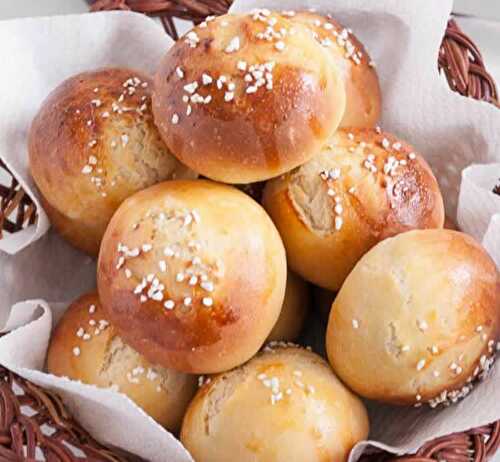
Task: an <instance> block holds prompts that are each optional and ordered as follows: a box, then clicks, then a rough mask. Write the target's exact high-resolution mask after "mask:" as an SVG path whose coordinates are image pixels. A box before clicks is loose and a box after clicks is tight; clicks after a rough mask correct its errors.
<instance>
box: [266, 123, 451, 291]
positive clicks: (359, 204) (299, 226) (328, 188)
mask: <svg viewBox="0 0 500 462" xmlns="http://www.w3.org/2000/svg"><path fill="white" fill-rule="evenodd" d="M263 205H264V207H265V208H266V210H267V211H268V213H269V214H270V215H271V217H272V219H273V221H274V223H275V224H276V226H277V228H278V230H279V232H280V234H281V237H282V238H283V242H284V244H285V247H286V250H287V257H288V264H289V266H290V268H291V269H292V270H293V271H295V272H296V273H297V274H299V275H300V276H302V277H303V278H304V279H306V280H308V281H310V282H312V283H314V284H316V285H318V286H321V287H323V288H325V289H328V290H332V291H337V290H338V289H340V287H341V285H342V283H343V282H344V280H345V278H346V277H347V275H348V274H349V273H350V271H351V270H352V269H353V268H354V265H355V264H356V262H357V261H358V260H359V259H360V258H361V257H362V256H363V255H364V254H365V253H366V252H367V251H368V250H370V248H371V247H373V246H374V245H375V244H377V243H378V242H380V241H381V240H383V239H385V238H387V237H390V236H394V235H396V234H398V233H402V232H404V231H408V230H411V229H421V228H440V227H442V226H443V222H444V206H443V199H442V197H441V192H440V190H439V186H438V183H437V181H436V179H435V178H434V175H433V174H432V172H431V170H430V168H429V166H428V165H427V163H426V162H425V160H424V159H423V158H422V157H421V156H420V155H419V154H417V153H416V152H415V151H414V150H413V148H412V147H411V146H410V145H408V144H407V143H405V142H403V141H401V140H399V139H398V138H396V137H395V136H393V135H390V134H388V133H383V132H381V131H380V130H376V129H360V130H343V129H342V130H339V131H338V132H337V134H336V135H335V136H334V137H333V138H332V139H331V140H330V143H328V144H326V145H325V146H324V148H323V149H322V150H321V151H318V153H317V155H316V156H315V157H314V158H313V159H312V160H310V161H309V162H308V163H306V164H304V165H302V166H301V167H299V168H297V169H295V170H293V171H291V172H289V173H287V174H285V175H283V176H281V177H279V178H276V179H273V180H271V181H269V182H268V183H267V185H266V188H265V190H264V198H263Z"/></svg>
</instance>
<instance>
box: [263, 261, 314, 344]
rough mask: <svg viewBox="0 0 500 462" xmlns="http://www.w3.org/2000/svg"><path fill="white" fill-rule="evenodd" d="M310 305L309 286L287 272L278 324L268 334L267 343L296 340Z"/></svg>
mask: <svg viewBox="0 0 500 462" xmlns="http://www.w3.org/2000/svg"><path fill="white" fill-rule="evenodd" d="M310 305H311V292H310V290H309V285H308V284H307V283H306V282H305V281H304V280H303V279H301V278H299V277H298V276H297V275H296V274H294V273H292V272H291V271H288V275H287V278H286V289H285V300H284V301H283V307H282V308H281V313H280V317H279V318H278V322H277V323H276V324H275V325H274V327H273V330H272V331H271V333H270V334H269V337H268V339H267V340H268V341H269V342H271V341H277V340H284V341H293V340H296V339H297V338H298V336H299V335H300V331H301V330H302V327H303V326H304V321H305V319H306V316H307V312H308V311H309V307H310Z"/></svg>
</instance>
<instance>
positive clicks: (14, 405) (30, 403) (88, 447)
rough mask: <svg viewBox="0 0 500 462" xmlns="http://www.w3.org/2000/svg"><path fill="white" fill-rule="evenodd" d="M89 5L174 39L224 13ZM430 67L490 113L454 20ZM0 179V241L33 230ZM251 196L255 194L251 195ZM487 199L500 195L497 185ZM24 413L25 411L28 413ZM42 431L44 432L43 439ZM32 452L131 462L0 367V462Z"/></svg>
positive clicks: (486, 432) (448, 457)
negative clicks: (151, 20)
mask: <svg viewBox="0 0 500 462" xmlns="http://www.w3.org/2000/svg"><path fill="white" fill-rule="evenodd" d="M90 3H92V5H91V10H92V11H104V10H132V11H137V12H141V13H144V14H148V15H150V16H156V17H159V18H160V19H161V22H162V24H163V26H164V28H165V31H166V32H167V33H168V34H169V35H170V36H172V37H173V38H174V39H177V38H178V34H177V31H176V28H175V24H174V19H175V18H180V19H186V20H190V21H192V22H194V23H195V24H197V23H199V22H201V21H203V20H204V19H205V18H206V17H207V16H211V15H221V14H224V13H225V12H226V11H227V10H228V8H229V6H230V5H231V0H96V1H93V2H90ZM438 68H439V70H440V72H443V73H444V74H445V76H446V79H447V80H448V83H449V85H450V88H451V89H452V90H454V91H456V92H458V93H460V94H462V95H464V96H467V97H471V98H475V99H479V100H484V101H487V102H490V103H492V104H495V105H497V106H498V93H497V89H496V85H495V82H494V80H493V78H492V77H491V75H490V74H488V72H487V71H486V68H485V64H484V61H483V58H482V56H481V53H480V51H479V50H478V48H477V47H476V45H475V44H474V43H473V42H472V40H470V38H469V37H467V36H466V35H465V34H464V33H463V32H462V31H461V30H460V28H459V27H458V25H457V23H456V22H455V21H454V20H450V21H449V23H448V28H447V30H446V33H445V36H444V39H443V43H442V46H441V50H440V54H439V58H438ZM2 173H4V174H7V177H8V178H9V180H8V182H7V183H5V182H4V183H5V184H1V183H2V182H1V181H0V239H1V238H2V231H4V232H7V233H15V232H18V231H20V230H22V229H24V228H26V227H27V226H31V225H33V224H34V223H36V218H37V214H36V207H35V206H34V204H33V202H32V201H31V199H30V198H29V197H28V196H27V195H26V194H25V193H24V191H23V190H22V188H21V187H20V185H19V184H18V182H17V181H16V180H15V179H14V178H13V177H12V175H11V174H10V172H9V170H8V168H7V166H6V165H5V164H4V163H3V162H2V161H1V159H0V180H1V179H2ZM253 192H254V193H255V194H258V193H259V189H258V188H257V189H256V190H255V191H253ZM494 192H496V193H497V194H500V185H499V186H497V187H496V188H495V190H494ZM26 409H29V412H28V413H26ZM47 429H52V430H51V431H50V432H47ZM49 433H50V434H49ZM68 443H69V444H68ZM499 447H500V421H499V422H496V423H494V424H492V425H489V426H484V427H481V428H476V429H473V430H471V431H469V432H464V433H457V434H454V435H450V436H446V437H442V438H438V439H436V440H434V441H431V442H429V443H427V444H426V445H424V446H423V447H422V448H421V449H420V450H419V451H418V452H417V453H416V454H414V455H408V456H402V457H394V456H392V455H390V454H386V453H383V452H377V453H373V454H370V455H365V456H364V457H363V459H362V460H363V462H395V461H399V462H436V461H438V462H442V461H447V462H484V461H486V460H487V459H488V458H490V457H491V456H492V455H494V454H495V453H496V452H497V450H498V448H499ZM75 448H76V451H75ZM40 451H41V453H43V455H44V457H45V459H46V460H47V461H48V462H53V461H54V462H73V461H80V460H88V461H96V462H97V461H103V462H122V461H127V460H131V459H130V458H129V457H127V456H125V455H123V454H119V453H118V452H117V451H111V450H109V449H106V448H105V447H104V446H102V445H100V444H99V443H97V442H96V441H95V440H94V439H93V438H92V437H91V436H90V435H89V434H88V433H87V432H86V431H85V430H83V429H82V428H81V427H80V426H79V425H78V424H77V423H76V422H75V421H74V420H73V419H72V418H71V416H70V415H69V413H68V412H67V411H66V409H65V407H64V405H63V404H62V402H61V400H60V399H59V398H58V397H57V396H56V395H54V394H52V393H50V392H48V391H46V390H43V389H41V388H39V387H37V386H35V385H33V384H31V383H30V382H28V381H26V380H24V379H22V378H20V377H18V376H16V375H15V374H13V373H12V372H10V371H8V370H6V369H5V368H2V367H1V366H0V462H14V461H20V460H30V461H34V460H35V458H37V455H39V454H40ZM38 460H40V457H38ZM134 460H137V459H134ZM166 462H168V461H166Z"/></svg>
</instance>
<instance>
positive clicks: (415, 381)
mask: <svg viewBox="0 0 500 462" xmlns="http://www.w3.org/2000/svg"><path fill="white" fill-rule="evenodd" d="M497 284H498V277H497V270H496V267H495V264H494V263H493V261H492V260H491V258H490V257H489V256H488V255H487V254H486V252H485V251H484V250H483V249H482V247H481V246H480V245H479V244H477V243H476V242H475V241H474V240H473V239H472V238H471V237H469V236H467V235H465V234H462V233H459V232H456V231H450V230H424V231H411V232H408V233H404V234H401V235H399V236H396V237H394V238H392V239H387V240H385V241H383V242H381V243H380V244H378V245H377V246H376V247H374V248H373V249H372V250H371V251H370V252H368V253H367V254H366V255H365V256H364V257H363V258H362V259H361V261H360V262H359V263H358V264H357V265H356V267H355V268H354V270H353V272H352V273H351V274H350V275H349V277H348V278H347V280H346V282H345V283H344V285H343V286H342V289H341V290H340V292H339V293H338V295H337V298H336V299H335V302H334V303H333V307H332V311H331V313H330V320H329V323H328V331H327V341H326V346H327V351H328V358H329V360H330V363H331V364H332V367H333V369H334V371H335V372H336V373H337V374H338V376H339V378H340V379H341V380H342V381H343V382H344V383H345V384H347V386H349V387H350V388H351V389H352V390H354V391H355V392H356V393H358V394H360V395H361V396H364V397H366V398H369V399H375V400H379V401H385V402H388V403H393V404H403V405H409V404H417V405H419V404H422V403H429V404H430V405H431V406H433V407H435V406H437V405H438V404H441V403H443V404H448V403H451V402H455V401H457V400H458V399H459V398H461V397H463V396H465V395H467V393H469V392H470V390H471V389H472V386H473V382H474V381H475V380H476V379H477V378H479V377H481V376H482V375H483V374H484V373H485V372H487V370H488V369H489V367H490V366H491V364H492V362H493V359H494V356H495V352H496V348H497V340H498V338H499V326H500V310H499V297H498V292H497Z"/></svg>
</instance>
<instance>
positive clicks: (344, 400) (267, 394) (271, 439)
mask: <svg viewBox="0 0 500 462" xmlns="http://www.w3.org/2000/svg"><path fill="white" fill-rule="evenodd" d="M368 427H369V423H368V417H367V413H366V410H365V407H364V405H363V403H362V402H361V401H360V400H359V399H358V398H357V397H355V396H354V395H353V394H352V393H351V392H350V391H349V390H347V388H345V387H344V386H343V385H342V384H341V383H340V381H339V380H338V379H337V378H336V377H335V375H334V374H333V372H332V371H331V369H330V368H329V366H328V364H327V363H326V362H325V361H324V360H323V359H322V358H321V357H320V356H318V355H316V354H314V353H311V352H309V351H306V350H303V349H301V348H294V347H288V348H286V347H279V346H278V347H275V348H266V349H265V350H264V353H262V354H260V355H258V356H256V357H255V358H253V359H252V360H251V361H249V362H248V363H247V364H245V365H244V366H242V367H239V368H238V369H235V370H232V371H231V372H227V373H225V374H222V375H219V376H216V377H213V378H211V379H210V381H209V382H208V383H206V384H205V385H204V386H203V387H202V388H201V389H200V390H199V391H198V393H197V395H196V396H195V398H194V399H193V401H192V402H191V404H190V405H189V408H188V411H187V413H186V416H185V417H184V421H183V423H182V430H181V441H182V443H183V444H184V446H185V447H186V448H187V449H188V451H189V452H190V453H191V454H192V456H193V458H194V459H195V460H196V461H198V462H230V461H234V460H235V457H236V458H237V459H238V461H239V462H247V461H248V462H250V461H252V462H253V461H257V460H258V461H259V462H304V461H307V462H316V461H317V462H320V461H321V462H323V461H339V462H343V461H346V460H347V457H348V455H349V451H350V450H351V449H352V447H353V446H354V445H355V444H356V443H357V442H359V441H360V440H363V439H365V438H366V437H367V436H368Z"/></svg>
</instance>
